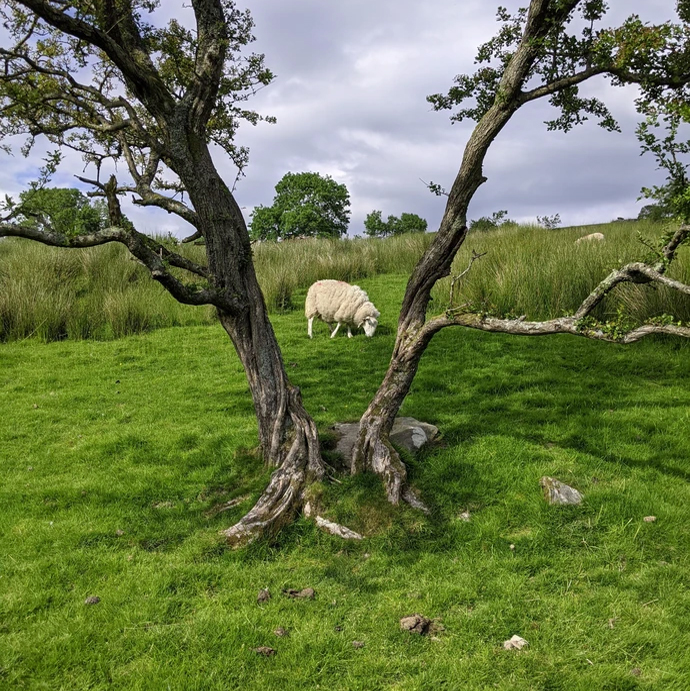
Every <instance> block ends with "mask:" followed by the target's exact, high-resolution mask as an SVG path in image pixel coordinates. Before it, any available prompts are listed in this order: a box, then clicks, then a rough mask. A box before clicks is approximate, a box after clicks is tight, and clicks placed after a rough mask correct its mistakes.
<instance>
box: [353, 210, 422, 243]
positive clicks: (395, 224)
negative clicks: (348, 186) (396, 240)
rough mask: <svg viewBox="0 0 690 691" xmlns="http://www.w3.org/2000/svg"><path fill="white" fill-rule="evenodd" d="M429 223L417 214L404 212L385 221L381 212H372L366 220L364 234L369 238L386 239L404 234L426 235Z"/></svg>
mask: <svg viewBox="0 0 690 691" xmlns="http://www.w3.org/2000/svg"><path fill="white" fill-rule="evenodd" d="M426 229H427V222H426V221H425V220H424V219H423V218H422V217H421V216H418V215H417V214H408V213H405V212H403V213H402V214H400V217H399V218H398V216H389V217H388V218H387V219H386V220H385V221H384V220H383V218H382V217H381V211H378V210H375V211H372V212H371V213H370V214H368V215H367V217H366V218H365V219H364V232H365V233H366V235H368V236H369V237H376V238H385V237H387V236H389V235H402V234H403V233H425V232H426Z"/></svg>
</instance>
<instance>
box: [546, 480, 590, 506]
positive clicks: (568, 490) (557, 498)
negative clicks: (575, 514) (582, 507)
mask: <svg viewBox="0 0 690 691" xmlns="http://www.w3.org/2000/svg"><path fill="white" fill-rule="evenodd" d="M539 484H540V485H541V486H542V487H543V488H544V498H545V499H546V501H547V502H548V503H549V504H553V505H560V506H565V505H574V504H581V503H582V495H581V494H580V493H579V492H578V491H577V490H576V489H575V488H574V487H570V486H569V485H566V484H565V483H564V482H561V481H560V480H556V478H553V477H546V476H545V477H543V478H542V479H541V480H540V481H539Z"/></svg>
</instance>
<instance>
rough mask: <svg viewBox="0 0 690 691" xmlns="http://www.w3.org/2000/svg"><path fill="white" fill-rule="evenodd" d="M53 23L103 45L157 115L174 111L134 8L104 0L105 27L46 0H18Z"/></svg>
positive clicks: (133, 87)
mask: <svg viewBox="0 0 690 691" xmlns="http://www.w3.org/2000/svg"><path fill="white" fill-rule="evenodd" d="M17 2H18V3H19V4H20V5H23V6H24V7H26V8H27V9H29V10H31V11H32V12H34V14H36V15H37V16H38V17H40V18H41V19H43V20H44V21H45V22H47V23H48V24H50V25H51V26H53V27H55V28H56V29H59V30H60V31H64V32H65V33H66V34H69V35H70V36H74V37H75V38H78V39H81V40H83V41H86V42H87V43H90V44H91V45H94V46H96V47H97V48H100V49H101V50H102V51H103V52H104V53H105V54H106V55H107V56H108V57H109V58H110V59H111V60H112V61H113V62H114V63H115V65H117V67H118V68H119V69H120V71H121V72H122V75H123V76H124V78H125V80H126V81H127V83H128V85H129V86H130V88H131V89H132V91H133V92H134V94H135V95H136V97H137V98H138V99H139V100H140V101H141V102H142V103H145V104H146V107H147V108H148V110H149V111H150V112H151V113H153V114H154V115H158V116H161V115H168V116H169V115H171V114H172V112H173V110H174V109H175V101H174V99H173V97H172V95H171V94H170V92H169V91H168V89H167V88H166V86H165V84H164V83H163V80H162V79H161V78H160V75H159V74H158V72H157V71H156V68H155V67H154V65H153V62H152V61H151V57H150V55H149V54H148V52H147V51H146V50H144V48H143V46H142V40H141V36H140V35H139V32H138V31H137V29H136V25H135V23H134V19H133V17H132V12H131V8H130V9H129V10H128V11H126V12H124V13H123V11H122V10H120V9H118V8H116V6H115V4H114V2H113V0H104V3H103V4H104V5H105V9H106V14H107V15H108V19H109V20H110V22H109V23H110V26H109V27H108V29H107V30H106V31H102V30H100V29H98V28H97V27H96V26H94V25H93V24H89V23H88V22H86V21H84V20H82V19H78V18H77V17H74V16H72V15H70V14H68V12H67V11H66V10H65V11H61V10H59V9H57V8H56V7H54V6H53V5H51V4H50V2H48V1H47V0H17ZM122 4H126V3H122Z"/></svg>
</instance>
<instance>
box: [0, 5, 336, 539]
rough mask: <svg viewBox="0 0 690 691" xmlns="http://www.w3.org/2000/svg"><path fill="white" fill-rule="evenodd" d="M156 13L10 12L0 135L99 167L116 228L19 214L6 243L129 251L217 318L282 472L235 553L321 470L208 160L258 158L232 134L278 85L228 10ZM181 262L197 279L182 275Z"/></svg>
mask: <svg viewBox="0 0 690 691" xmlns="http://www.w3.org/2000/svg"><path fill="white" fill-rule="evenodd" d="M157 5H158V2H157V1H156V0H93V1H92V0H88V1H87V0H8V1H7V2H3V3H2V5H1V6H0V12H1V13H2V16H3V20H4V25H5V29H6V31H7V32H9V34H10V36H11V38H12V41H13V45H11V46H10V47H2V48H0V60H1V61H2V67H3V69H2V71H1V72H0V126H1V128H2V129H1V134H2V135H3V136H4V137H7V136H11V135H20V134H28V135H29V140H28V143H27V149H28V148H29V147H30V146H31V144H32V143H33V140H34V139H35V138H36V137H38V136H39V135H43V136H45V137H47V138H48V140H49V141H50V142H52V144H53V145H54V146H56V147H58V148H59V149H63V148H69V149H72V150H75V151H77V152H80V153H81V154H82V155H83V156H84V157H85V158H86V160H87V161H88V162H91V163H93V164H95V166H96V169H97V170H98V171H99V175H98V176H97V179H96V180H94V181H93V183H94V184H95V186H96V188H97V191H98V192H99V193H101V194H102V195H104V196H105V197H106V198H107V201H108V206H109V211H110V222H111V224H112V227H109V228H106V229H102V230H100V231H98V232H92V233H81V234H80V233H69V232H59V231H57V230H56V229H54V228H52V229H51V227H50V223H49V221H48V220H47V219H42V222H40V223H36V224H28V225H27V224H26V223H25V222H23V223H19V222H17V219H18V217H19V216H20V215H21V214H22V207H21V205H20V206H17V207H15V208H13V209H11V210H10V213H8V214H7V215H6V217H5V218H4V219H3V222H2V225H0V236H19V237H24V238H29V239H32V240H36V241H38V242H42V243H45V244H47V245H53V246H55V247H66V248H70V247H72V248H73V247H91V246H94V245H101V244H104V243H108V242H119V243H121V244H123V245H125V246H126V247H127V248H128V249H129V251H130V252H131V253H132V254H133V255H134V256H135V257H137V259H139V260H140V261H141V262H142V263H143V264H144V265H145V266H146V267H147V268H148V269H149V271H150V272H151V276H152V277H153V278H154V279H155V280H156V281H158V282H159V283H160V284H161V285H163V286H164V287H165V288H166V289H167V290H168V291H169V292H170V293H171V294H172V295H173V297H175V298H176V299H178V300H180V301H181V302H184V303H187V304H192V305H213V306H214V307H215V308H216V309H217V311H218V316H219V318H220V322H221V324H222V325H223V327H224V328H225V330H226V331H227V333H228V334H229V336H230V338H231V339H232V342H233V344H234V346H235V349H236V350H237V354H238V356H239V358H240V360H241V361H242V364H243V366H244V369H245V372H246V375H247V379H248V382H249V388H250V390H251V394H252V397H253V400H254V408H255V410H256V417H257V420H258V427H259V443H260V447H261V451H262V453H263V456H264V459H265V461H266V463H267V464H269V465H270V466H272V467H275V468H276V470H275V471H274V473H273V475H272V477H271V481H270V485H269V487H268V489H267V490H266V492H265V493H264V494H263V495H262V496H261V498H260V499H259V501H258V503H257V504H256V506H255V507H254V508H253V509H252V510H251V511H250V512H249V513H248V514H247V515H246V516H245V517H244V518H243V519H242V520H241V521H240V522H239V523H238V524H237V525H235V526H233V527H232V528H231V529H229V530H228V532H227V537H228V539H229V540H230V541H231V542H241V541H244V540H245V539H247V538H250V537H254V536H256V535H259V534H261V532H263V530H264V529H265V528H266V527H269V526H275V525H278V524H280V523H281V522H282V521H284V520H287V519H288V518H289V517H290V516H291V514H292V512H293V511H294V510H295V509H296V508H299V506H300V502H301V495H302V492H303V489H304V487H305V485H306V484H307V482H308V481H309V480H310V479H316V478H320V477H321V476H322V475H323V473H324V466H323V463H322V460H321V455H320V452H319V445H318V439H317V434H316V426H315V425H314V422H313V421H312V419H311V418H310V417H309V415H308V414H307V412H306V411H305V410H304V407H303V405H302V402H301V398H300V392H299V390H298V389H297V388H296V387H294V386H293V385H292V384H291V383H290V382H289V380H288V378H287V376H286V373H285V368H284V365H283V360H282V356H281V353H280V349H279V347H278V344H277V342H276V338H275V335H274V332H273V328H272V326H271V323H270V322H269V319H268V316H267V313H266V306H265V304H264V299H263V296H262V294H261V290H260V288H259V284H258V283H257V279H256V275H255V272H254V266H253V264H252V256H251V246H250V240H249V235H248V233H247V227H246V224H245V220H244V218H243V217H242V212H241V211H240V208H239V206H238V204H237V202H236V200H235V198H234V196H233V194H232V192H231V190H230V189H229V188H228V186H227V185H226V184H225V182H224V181H223V179H222V178H221V176H220V175H219V173H218V171H217V169H216V167H215V165H214V162H213V160H212V157H211V152H210V146H211V144H217V145H219V146H220V147H221V148H222V149H224V150H225V152H226V153H227V154H228V155H229V156H230V157H231V158H232V160H233V161H234V162H235V163H236V165H237V167H238V170H240V171H241V170H242V168H243V166H244V164H245V163H246V157H247V152H246V151H245V150H243V149H242V148H238V147H236V146H235V144H234V143H233V137H234V133H235V131H236V129H237V127H238V124H239V123H240V121H241V120H243V119H244V120H249V121H250V122H252V123H256V122H257V121H258V120H259V119H260V116H259V115H257V114H256V113H254V112H252V111H251V110H247V109H246V108H245V107H244V106H245V101H246V99H247V98H248V96H250V95H251V94H252V93H253V92H254V91H255V90H256V89H257V88H260V87H262V86H263V85H265V84H268V83H269V82H270V81H271V79H272V74H271V72H270V71H269V70H268V69H267V68H266V67H265V66H264V60H263V56H262V55H244V54H243V53H242V49H243V48H244V47H245V46H246V45H247V44H248V43H249V42H250V41H251V40H252V35H251V31H252V25H253V24H252V20H251V17H250V15H249V13H248V12H241V11H239V10H238V9H236V7H235V4H234V2H233V1H232V0H192V2H191V6H192V10H193V16H194V21H195V27H194V29H193V30H192V29H190V28H187V27H185V26H183V25H182V24H181V23H180V22H178V21H176V20H172V21H170V22H169V23H168V24H167V26H164V27H162V28H161V27H156V26H154V25H153V24H152V23H150V22H148V21H146V16H147V14H148V13H150V12H153V11H154V10H155V8H156V7H157ZM25 150H26V149H25ZM108 161H115V162H124V164H125V166H126V169H127V171H128V173H129V178H130V180H129V183H128V184H123V185H120V184H118V182H117V180H116V179H115V177H110V178H109V180H107V181H101V180H100V179H99V178H100V171H101V169H104V170H105V167H106V166H107V162H108ZM182 192H183V193H184V195H185V197H180V196H179V194H180V193H182ZM124 193H131V194H132V195H134V199H135V203H136V204H140V205H143V206H155V207H159V208H161V209H164V210H165V211H167V212H169V213H173V214H177V215H178V216H180V217H182V218H183V219H184V220H186V221H187V222H189V223H190V224H191V225H192V226H193V227H194V228H195V230H196V232H195V233H194V235H193V236H192V237H194V238H195V237H200V236H203V237H204V239H205V246H206V256H207V259H208V263H207V265H205V266H201V265H197V264H195V263H194V262H191V261H189V260H188V259H186V258H184V257H182V256H180V255H179V254H177V253H175V252H173V251H171V250H169V249H166V248H165V247H163V246H162V245H160V244H159V243H157V242H155V241H154V240H153V239H152V238H150V237H148V236H147V235H144V234H142V233H140V232H138V231H137V230H136V229H134V228H133V227H132V226H131V224H127V223H123V218H122V215H121V212H120V208H119V201H118V195H121V194H124ZM184 198H186V199H188V203H185V202H184V201H183V199H184ZM189 239H191V238H189ZM171 267H178V268H179V269H183V270H184V271H185V272H187V273H188V274H190V275H191V276H192V278H193V279H194V280H195V281H196V283H192V282H188V281H184V280H181V279H180V278H179V277H178V276H177V275H176V274H175V273H174V272H173V271H171Z"/></svg>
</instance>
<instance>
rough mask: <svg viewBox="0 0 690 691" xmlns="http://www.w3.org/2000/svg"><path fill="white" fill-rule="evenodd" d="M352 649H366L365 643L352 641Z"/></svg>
mask: <svg viewBox="0 0 690 691" xmlns="http://www.w3.org/2000/svg"><path fill="white" fill-rule="evenodd" d="M352 647H353V648H363V647H364V641H352Z"/></svg>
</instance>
